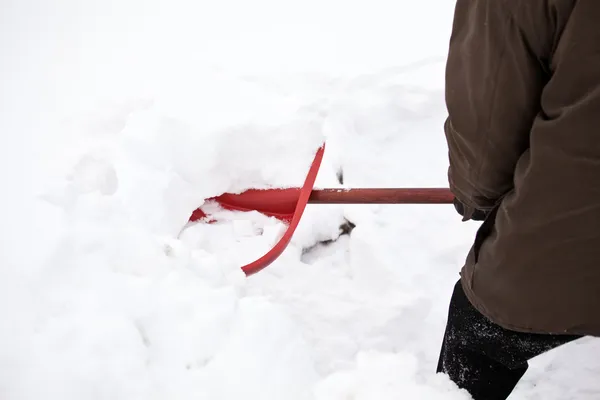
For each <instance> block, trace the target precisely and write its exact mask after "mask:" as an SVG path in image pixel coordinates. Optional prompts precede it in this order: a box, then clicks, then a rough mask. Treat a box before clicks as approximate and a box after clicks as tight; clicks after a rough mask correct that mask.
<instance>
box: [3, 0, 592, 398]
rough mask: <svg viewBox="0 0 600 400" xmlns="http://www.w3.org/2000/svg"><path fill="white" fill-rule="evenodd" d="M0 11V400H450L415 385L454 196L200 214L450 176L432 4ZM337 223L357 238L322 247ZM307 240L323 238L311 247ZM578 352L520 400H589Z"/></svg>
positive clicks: (79, 5)
mask: <svg viewBox="0 0 600 400" xmlns="http://www.w3.org/2000/svg"><path fill="white" fill-rule="evenodd" d="M2 7H3V10H2V12H0V29H2V34H0V46H1V48H0V49H1V52H2V59H3V62H2V63H1V64H0V132H2V134H1V135H0V138H1V141H2V143H0V171H1V172H0V177H1V179H2V186H3V188H4V190H3V195H2V197H0V210H1V211H0V214H1V215H0V217H1V220H2V221H3V223H2V228H1V232H2V236H1V238H2V242H1V243H2V250H1V252H0V320H1V321H2V329H0V398H1V399H18V400H21V399H39V398H45V399H61V400H70V399H87V398H94V399H111V400H112V399H115V400H116V399H157V400H159V399H161V400H162V399H192V398H207V399H223V400H228V399H239V398H240V397H244V398H246V399H255V398H256V399H259V398H260V399H265V400H268V399H273V400H280V399H290V400H295V399H298V400H304V399H307V400H308V399H311V400H312V399H314V400H337V399H340V400H341V399H350V398H352V399H357V400H360V399H373V398H378V399H384V400H385V399H403V398H408V399H468V398H469V396H467V395H466V394H465V393H464V392H463V391H460V390H458V389H457V388H456V387H455V386H454V385H453V384H452V383H451V382H450V381H449V380H448V379H447V378H446V377H444V376H442V375H436V374H435V365H436V362H437V353H438V351H439V345H440V340H441V336H442V334H443V328H444V324H445V318H446V314H445V313H446V309H447V304H448V301H449V296H450V293H451V290H452V287H453V284H454V282H455V281H456V279H458V271H459V269H460V265H461V263H462V262H463V260H464V257H465V254H466V252H467V250H468V248H469V246H470V244H471V241H472V238H473V234H474V232H475V231H476V229H477V224H475V223H466V224H465V223H461V222H460V217H458V216H457V215H456V213H455V212H454V210H453V208H452V207H451V206H442V205H437V206H408V205H397V206H393V205H390V206H376V205H348V206H343V205H340V206H323V205H310V206H309V207H308V208H307V211H306V214H305V215H304V217H303V218H302V220H301V223H300V226H299V227H298V231H297V232H296V234H295V235H294V237H293V239H292V243H291V244H290V246H289V248H288V249H287V251H286V252H285V253H284V254H283V255H282V256H281V257H280V258H279V259H278V260H277V261H276V262H275V263H274V264H273V265H271V266H270V267H269V268H268V269H266V270H264V271H262V272H260V273H259V274H257V275H255V276H253V277H251V278H249V279H247V278H246V277H245V276H244V275H243V274H242V272H241V271H240V269H239V267H240V266H241V265H243V264H245V263H247V262H249V261H253V260H254V259H256V258H257V257H260V256H261V255H263V254H264V253H265V252H266V251H268V250H269V249H270V248H271V247H272V246H273V244H274V243H275V242H276V241H277V239H278V238H279V236H280V235H281V233H282V232H283V230H284V229H285V226H284V225H283V224H282V223H281V222H279V221H276V220H273V219H270V218H267V217H265V216H263V215H260V214H258V213H248V214H239V213H229V212H225V213H219V214H218V215H219V221H218V222H217V223H215V224H211V225H208V224H194V225H191V226H186V222H187V218H188V217H189V214H190V213H191V212H192V211H193V210H194V209H195V208H196V207H197V206H200V205H202V203H203V201H204V199H205V198H208V197H211V196H214V195H217V194H220V193H222V192H239V191H242V190H244V189H246V188H250V187H283V186H287V187H293V186H299V185H300V184H301V183H302V181H303V179H304V176H305V174H306V171H307V169H308V167H309V165H310V163H311V161H312V157H313V156H314V153H315V151H316V149H317V148H318V147H319V146H320V145H321V144H322V143H323V142H324V141H326V142H327V149H326V153H325V159H324V162H323V166H322V168H321V171H320V174H319V177H318V180H317V186H319V187H339V186H340V185H339V183H338V182H337V179H336V174H337V173H338V172H339V171H343V176H344V186H346V187H377V186H379V187H402V186H407V187H408V186H424V187H434V186H445V185H447V181H446V175H445V173H446V167H447V155H446V146H445V142H444V138H443V133H442V123H443V120H444V118H445V107H444V102H443V84H444V74H443V72H444V61H445V53H446V50H447V43H448V40H449V29H450V26H451V23H452V9H453V4H452V2H446V1H441V0H421V1H420V2H418V4H417V3H415V2H408V1H397V0H396V1H392V0H377V1H369V2H361V1H357V2H342V1H337V0H320V1H316V0H309V1H307V0H305V1H302V2H291V1H288V2H281V1H274V0H258V1H254V2H243V1H239V0H224V1H219V2H207V1H200V2H185V1H182V0H177V1H169V2H166V1H158V0H151V1H146V2H141V1H137V0H123V1H116V0H113V1H106V2H85V1H79V0H78V1H76V0H64V1H61V2H42V1H38V0H27V1H21V0H19V1H8V2H5V3H3V5H2ZM346 220H349V221H351V222H352V223H354V224H356V227H355V228H354V230H353V231H352V232H351V234H350V235H340V229H339V227H340V225H341V224H343V223H344V222H345V221H346ZM323 242H326V243H325V244H324V243H323ZM599 349H600V345H599V344H598V343H597V341H595V340H592V339H586V340H582V341H579V342H575V343H572V344H570V345H568V346H565V347H564V348H561V349H558V350H556V351H554V352H550V353H548V354H546V355H543V356H541V357H539V358H538V359H536V360H534V361H533V362H532V366H531V369H530V371H529V372H528V374H527V376H526V377H525V378H524V380H523V382H522V383H521V384H520V385H519V387H518V388H517V390H516V392H515V394H514V398H517V399H518V398H521V399H544V400H546V399H548V400H552V399H567V398H577V399H591V398H596V397H598V396H599V395H600V386H599V385H598V380H597V375H598V373H599V372H600V363H599V362H598V361H597V357H594V355H595V354H596V353H597V352H598V350H599Z"/></svg>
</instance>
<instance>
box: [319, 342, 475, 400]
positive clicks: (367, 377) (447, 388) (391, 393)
mask: <svg viewBox="0 0 600 400" xmlns="http://www.w3.org/2000/svg"><path fill="white" fill-rule="evenodd" d="M417 364H418V361H417V359H416V358H415V356H414V355H412V354H398V355H395V354H390V353H387V354H386V353H376V352H369V353H361V354H359V355H358V357H357V366H356V370H355V371H348V372H339V373H336V374H334V375H332V376H330V377H329V378H327V379H326V380H325V381H323V382H321V383H320V384H319V386H318V389H317V399H318V400H337V399H339V400H342V399H348V398H352V399H356V400H368V399H374V398H377V399H382V400H388V399H390V400H392V399H399V398H410V399H422V400H426V399H427V400H429V399H431V400H437V399H440V400H441V399H444V400H452V399H454V400H468V399H470V398H471V396H469V395H468V394H467V393H466V392H464V391H463V392H457V390H456V386H455V385H454V384H452V383H450V382H449V381H448V380H447V379H446V378H445V377H444V376H443V375H429V376H427V377H426V378H424V377H420V378H421V379H419V380H417V381H415V375H416V374H417Z"/></svg>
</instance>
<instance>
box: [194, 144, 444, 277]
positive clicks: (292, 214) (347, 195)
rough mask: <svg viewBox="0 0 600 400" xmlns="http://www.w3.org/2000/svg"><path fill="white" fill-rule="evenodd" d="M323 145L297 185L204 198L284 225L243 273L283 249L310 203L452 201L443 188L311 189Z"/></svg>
mask: <svg viewBox="0 0 600 400" xmlns="http://www.w3.org/2000/svg"><path fill="white" fill-rule="evenodd" d="M324 151H325V145H323V146H322V147H320V148H319V150H318V151H317V154H316V156H315V158H314V160H313V162H312V165H311V167H310V170H309V172H308V175H307V177H306V179H305V181H304V184H303V185H302V187H301V188H290V189H250V190H247V191H245V192H242V193H239V194H234V193H224V194H222V195H220V196H217V197H213V198H210V199H207V201H208V202H210V201H212V202H216V203H218V204H219V205H220V206H221V207H222V208H224V209H226V210H231V211H258V212H260V213H262V214H265V215H267V216H270V217H274V218H277V219H279V220H281V221H283V222H285V223H286V224H287V225H288V228H287V230H286V231H285V233H284V234H283V236H282V237H281V239H280V240H279V242H278V243H277V244H276V245H275V246H274V247H273V248H272V249H271V250H270V251H269V252H268V253H267V254H265V255H264V256H262V257H261V258H259V259H258V260H256V261H254V262H251V263H250V264H247V265H245V266H243V267H242V271H243V272H244V273H245V274H246V276H250V275H253V274H255V273H257V272H259V271H261V270H262V269H264V268H266V267H267V266H269V265H270V264H271V263H272V262H273V261H275V260H276V259H277V258H278V257H279V256H280V255H281V254H282V253H283V251H284V250H285V249H286V247H287V245H288V244H289V242H290V240H291V238H292V235H293V234H294V231H295V230H296V227H297V226H298V223H299V222H300V218H301V217H302V214H303V213H304V209H305V208H306V205H307V204H308V203H311V204H452V202H453V201H454V195H453V194H452V192H451V191H450V189H447V188H365V189H359V188H356V189H354V188H353V189H314V184H315V180H316V178H317V174H318V172H319V167H320V166H321V161H322V160H323V153H324ZM197 221H201V222H212V220H211V219H210V217H209V216H208V215H207V214H206V213H205V212H204V211H202V209H200V208H198V209H196V210H195V211H194V212H193V213H192V215H191V217H190V222H197Z"/></svg>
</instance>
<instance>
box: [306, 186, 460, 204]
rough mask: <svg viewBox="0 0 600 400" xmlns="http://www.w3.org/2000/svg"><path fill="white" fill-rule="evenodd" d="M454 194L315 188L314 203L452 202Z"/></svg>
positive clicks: (423, 190) (444, 191)
mask: <svg viewBox="0 0 600 400" xmlns="http://www.w3.org/2000/svg"><path fill="white" fill-rule="evenodd" d="M453 201H454V195H453V194H452V192H451V191H450V189H445V188H439V189H438V188H406V189H400V188H389V189H388V188H384V189H379V188H373V189H320V190H313V191H312V193H311V195H310V198H309V200H308V202H309V203H312V204H451V203H452V202H453Z"/></svg>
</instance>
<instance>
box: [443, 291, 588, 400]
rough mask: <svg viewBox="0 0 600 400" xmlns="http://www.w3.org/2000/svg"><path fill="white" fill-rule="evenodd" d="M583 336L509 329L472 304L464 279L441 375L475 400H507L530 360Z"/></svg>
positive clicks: (454, 305) (452, 308)
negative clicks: (467, 295) (464, 289)
mask: <svg viewBox="0 0 600 400" xmlns="http://www.w3.org/2000/svg"><path fill="white" fill-rule="evenodd" d="M579 338H580V336H566V335H538V334H530V333H520V332H513V331H509V330H506V329H504V328H502V327H500V326H498V325H496V324H494V323H493V322H491V321H490V320H488V319H487V318H486V317H484V316H483V315H482V314H481V313H479V311H477V310H476V309H475V308H474V307H473V306H472V305H471V303H470V302H469V300H468V299H467V297H466V295H465V293H464V291H463V289H462V285H461V284H460V281H459V282H458V283H457V284H456V286H455V287H454V294H453V295H452V299H451V301H450V310H449V313H448V325H447V327H446V333H445V335H444V340H443V343H442V350H441V353H440V359H439V362H438V368H437V372H442V373H445V374H447V375H448V376H449V377H450V379H452V381H454V382H455V383H456V384H457V385H458V386H459V387H460V388H462V389H466V390H467V391H468V392H469V393H470V394H471V396H473V399H475V400H505V399H507V398H508V396H509V395H510V394H511V392H512V391H513V389H514V388H515V386H516V385H517V383H518V382H519V380H520V379H521V378H522V377H523V375H524V374H525V371H527V368H528V363H527V362H528V360H530V359H532V358H534V357H536V356H538V355H540V354H542V353H545V352H547V351H549V350H552V349H554V348H556V347H559V346H561V345H564V344H566V343H569V342H571V341H573V340H576V339H579Z"/></svg>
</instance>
